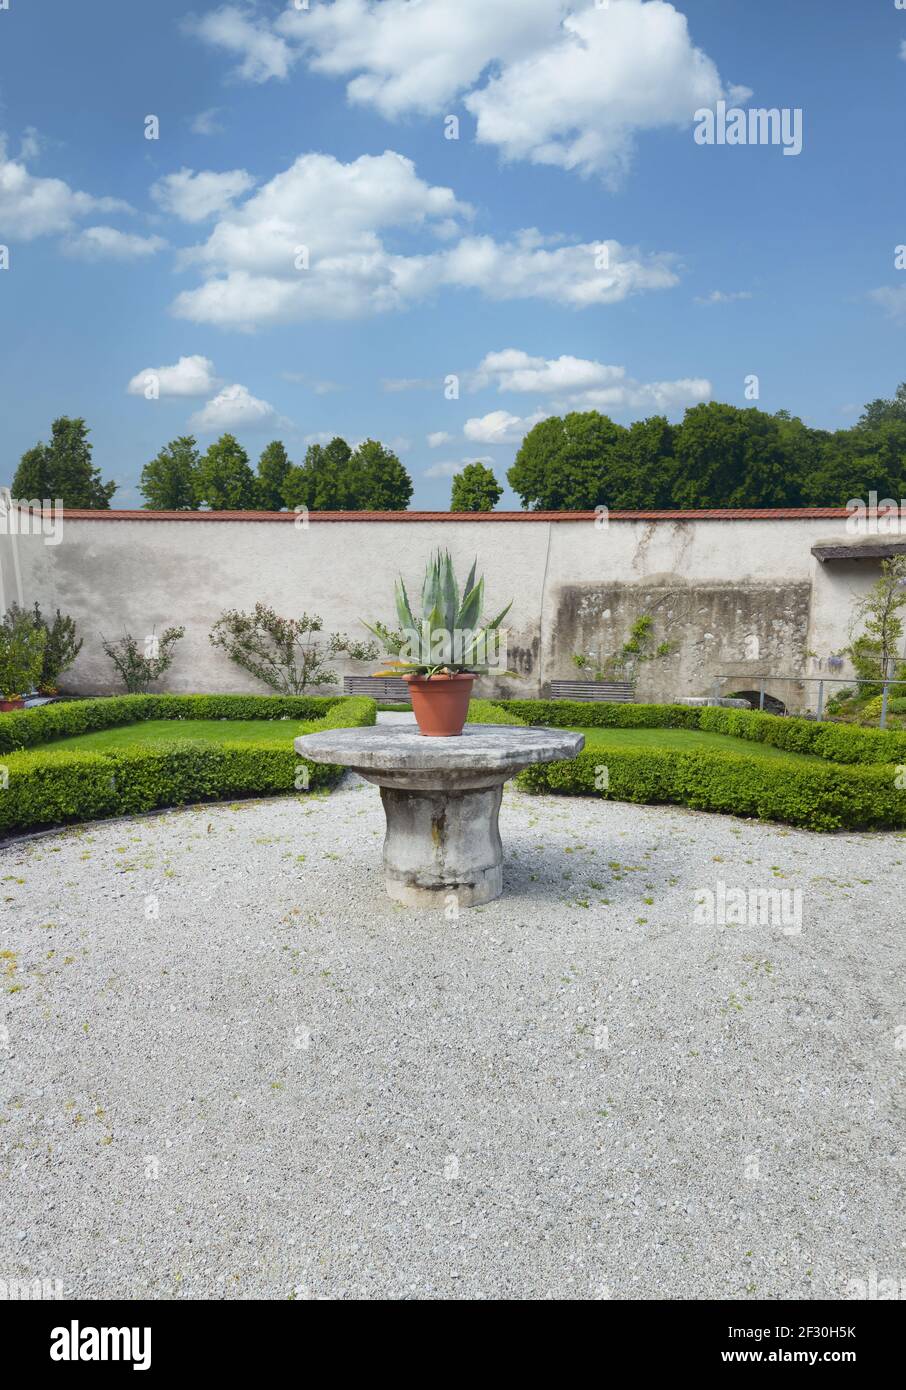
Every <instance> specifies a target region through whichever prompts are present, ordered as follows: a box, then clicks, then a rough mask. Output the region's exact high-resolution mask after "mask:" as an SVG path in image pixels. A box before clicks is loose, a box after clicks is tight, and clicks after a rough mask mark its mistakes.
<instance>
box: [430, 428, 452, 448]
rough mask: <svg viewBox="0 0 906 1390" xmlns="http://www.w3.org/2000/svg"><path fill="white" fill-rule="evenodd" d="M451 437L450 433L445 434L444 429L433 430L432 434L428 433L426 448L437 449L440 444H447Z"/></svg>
mask: <svg viewBox="0 0 906 1390" xmlns="http://www.w3.org/2000/svg"><path fill="white" fill-rule="evenodd" d="M452 438H453V436H452V434H447V431H446V430H435V431H434V433H433V434H429V435H428V448H429V449H439V448H440V446H441V444H449V443H450V442H451V440H452Z"/></svg>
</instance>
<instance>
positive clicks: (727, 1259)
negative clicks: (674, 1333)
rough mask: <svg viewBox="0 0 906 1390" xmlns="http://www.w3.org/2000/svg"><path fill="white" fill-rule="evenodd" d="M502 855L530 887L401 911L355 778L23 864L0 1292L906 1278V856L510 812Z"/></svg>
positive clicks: (621, 1287) (393, 1290) (600, 808)
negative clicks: (746, 908) (750, 894)
mask: <svg viewBox="0 0 906 1390" xmlns="http://www.w3.org/2000/svg"><path fill="white" fill-rule="evenodd" d="M501 830H502V833H503V838H504V845H505V850H506V855H507V866H508V867H507V887H506V896H505V897H504V898H503V899H501V900H500V901H499V902H497V903H494V904H491V905H489V906H487V907H484V908H477V909H473V910H471V911H464V912H463V913H462V914H461V916H460V917H459V919H458V920H446V918H445V917H444V915H443V914H437V913H434V912H430V911H411V910H405V909H402V908H398V907H395V906H394V905H392V904H391V903H390V902H389V901H387V900H386V899H385V898H384V896H383V889H382V875H381V867H380V846H381V839H382V833H383V817H382V811H381V806H380V801H379V796H378V792H377V789H376V788H374V787H370V786H367V785H366V784H365V783H363V782H360V781H359V780H358V779H355V778H352V777H348V778H347V779H346V781H345V782H344V783H343V785H342V786H341V787H340V788H339V789H338V790H337V791H335V792H334V793H332V794H331V795H330V796H326V797H313V798H309V799H300V800H295V799H279V800H273V801H267V802H247V803H243V804H241V805H233V806H226V805H221V806H205V807H201V808H196V809H190V810H185V811H179V812H170V813H167V814H165V815H163V816H160V817H154V818H146V819H140V820H134V821H120V822H112V823H107V824H104V825H100V826H98V825H95V826H90V827H81V828H79V829H75V830H71V831H68V832H62V833H59V834H55V835H52V836H49V837H44V838H41V839H36V840H32V841H30V842H26V843H21V844H18V845H9V846H7V847H6V848H4V849H3V850H0V879H2V882H0V901H2V909H3V912H2V941H0V950H2V952H3V955H2V956H0V983H2V995H0V998H2V1011H0V1024H2V1027H0V1064H2V1071H0V1075H2V1078H3V1080H2V1098H0V1099H2V1103H0V1279H7V1280H8V1279H11V1278H34V1277H36V1276H40V1277H43V1278H59V1279H61V1280H62V1282H63V1288H64V1291H65V1294H66V1295H67V1296H73V1297H85V1298H99V1297H120V1298H123V1297H125V1298H139V1297H151V1298H281V1299H283V1298H293V1297H296V1298H315V1299H318V1298H520V1299H521V1298H580V1299H587V1298H607V1297H612V1298H614V1299H649V1298H676V1299H701V1298H713V1297H725V1298H733V1299H745V1298H748V1297H754V1298H771V1299H775V1298H794V1299H810V1298H818V1297H830V1298H840V1299H845V1298H847V1297H848V1296H850V1290H849V1281H850V1280H855V1279H867V1278H868V1277H869V1276H870V1274H871V1273H872V1271H875V1272H876V1273H877V1276H878V1277H879V1278H897V1279H904V1280H906V1230H904V1209H906V1202H904V1191H903V1186H904V1185H903V1167H904V1160H903V1140H904V1114H906V1103H904V1086H903V1075H904V1068H906V1028H904V1025H906V1000H904V978H906V970H904V955H906V951H904V944H903V930H902V926H903V906H902V902H903V897H902V893H903V882H904V877H903V861H904V859H906V837H904V836H903V835H871V836H869V835H854V834H846V835H840V836H832V837H831V836H816V835H810V834H807V833H802V832H796V831H790V830H787V829H784V828H782V827H775V826H765V825H758V824H754V823H749V822H743V821H735V820H732V819H730V818H726V817H718V816H706V815H700V814H696V813H694V812H689V811H684V810H678V809H672V808H655V807H636V806H627V805H620V804H615V803H607V802H595V801H592V800H570V799H566V798H559V799H558V798H551V797H528V796H524V795H522V794H521V793H518V792H516V791H514V790H508V791H507V793H506V795H505V799H504V807H503V811H502V814H501ZM719 880H720V881H723V882H724V883H726V884H727V885H729V886H730V887H742V888H752V887H754V888H762V887H764V888H778V887H779V888H783V889H787V890H795V889H801V890H802V930H801V932H799V933H797V932H795V930H793V931H790V930H789V929H787V930H784V929H783V927H782V926H780V925H770V924H766V925H758V924H757V922H756V923H754V924H750V925H746V924H743V925H729V926H726V927H721V926H720V925H708V924H707V923H702V922H700V921H697V920H696V917H695V906H696V899H695V894H696V892H697V891H698V890H701V889H703V888H708V887H713V888H716V885H717V883H718V881H719ZM4 1030H5V1031H4ZM898 1041H899V1044H900V1046H899V1047H898V1046H897V1043H898Z"/></svg>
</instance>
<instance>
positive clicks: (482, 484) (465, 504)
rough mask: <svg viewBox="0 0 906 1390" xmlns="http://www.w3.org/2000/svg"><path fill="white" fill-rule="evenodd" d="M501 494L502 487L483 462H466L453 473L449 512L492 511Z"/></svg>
mask: <svg viewBox="0 0 906 1390" xmlns="http://www.w3.org/2000/svg"><path fill="white" fill-rule="evenodd" d="M502 496H503V488H502V487H501V486H500V484H499V483H498V481H497V479H496V478H495V477H494V474H493V472H492V471H491V469H490V468H487V467H486V466H485V464H483V463H467V464H466V466H465V468H464V469H463V470H462V472H461V473H456V474H454V477H453V489H452V492H451V494H450V511H451V512H492V511H493V510H494V508H495V507H496V506H497V503H498V502H499V501H500V499H501V497H502Z"/></svg>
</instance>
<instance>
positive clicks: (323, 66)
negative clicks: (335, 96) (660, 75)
mask: <svg viewBox="0 0 906 1390" xmlns="http://www.w3.org/2000/svg"><path fill="white" fill-rule="evenodd" d="M563 9H564V5H563V4H562V3H561V0H420V3H418V4H412V3H410V0H381V2H380V3H373V0H334V3H333V4H320V5H318V6H316V7H315V8H313V9H312V10H311V11H310V12H307V13H303V12H300V11H297V10H294V9H287V10H286V12H285V13H284V14H283V15H282V16H281V17H280V19H279V20H278V21H277V23H276V26H275V27H276V29H277V30H278V31H279V32H280V33H281V34H283V35H285V36H286V37H287V38H288V39H291V40H293V41H294V42H295V43H298V44H301V45H302V47H303V49H304V50H305V51H306V52H307V53H308V54H309V57H310V65H311V67H312V68H313V69H314V70H315V71H316V72H323V73H326V74H329V75H330V76H333V77H346V76H349V75H350V74H353V73H355V74H357V75H356V76H354V77H353V78H352V80H351V81H350V83H349V85H348V87H347V92H348V95H349V99H350V100H351V101H353V102H358V103H367V104H368V105H372V106H375V107H376V108H377V109H378V110H379V111H380V112H381V114H382V115H383V116H386V117H388V118H391V119H392V118H395V117H397V116H400V115H404V114H408V113H409V112H413V111H418V112H422V113H426V112H436V111H439V110H441V109H442V107H444V106H445V105H446V104H447V103H448V102H450V101H451V100H452V99H453V98H454V97H455V96H456V95H457V94H458V93H459V92H461V91H463V90H464V89H465V88H467V87H470V86H471V85H472V84H473V83H474V82H477V81H478V79H479V78H480V77H481V74H482V72H483V71H484V69H485V68H486V67H487V66H488V64H489V63H493V62H495V61H498V60H500V59H501V58H518V57H521V56H522V55H523V54H526V53H529V52H531V51H532V49H533V48H535V47H536V46H537V45H540V44H543V43H546V42H551V41H553V40H554V39H555V38H556V36H557V30H558V27H559V21H560V15H561V12H562V10H563Z"/></svg>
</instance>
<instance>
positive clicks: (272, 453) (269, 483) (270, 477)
mask: <svg viewBox="0 0 906 1390" xmlns="http://www.w3.org/2000/svg"><path fill="white" fill-rule="evenodd" d="M290 467H291V465H290V461H289V455H288V454H287V452H286V450H285V448H284V447H283V445H282V443H281V442H280V440H279V439H275V440H273V442H272V443H270V444H268V446H267V448H266V449H265V450H264V451H263V453H262V455H261V457H260V459H259V460H258V502H259V505H260V506H261V507H263V508H264V510H265V511H267V512H279V511H281V510H282V509H283V507H285V506H286V503H285V501H284V498H283V485H284V483H285V482H286V476H287V474H288V473H289V471H290Z"/></svg>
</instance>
